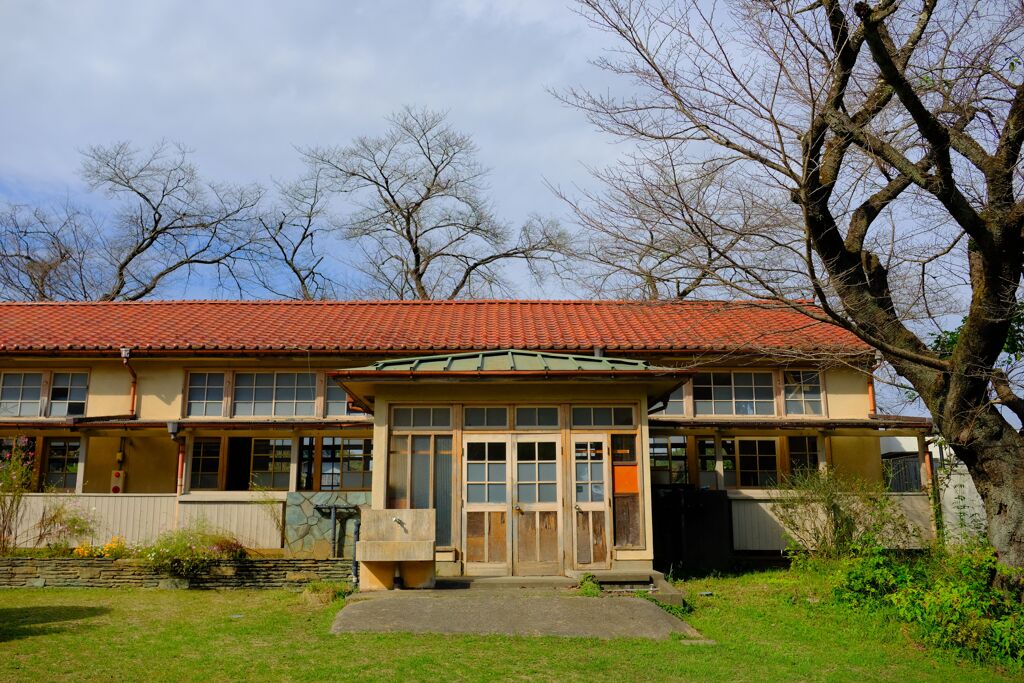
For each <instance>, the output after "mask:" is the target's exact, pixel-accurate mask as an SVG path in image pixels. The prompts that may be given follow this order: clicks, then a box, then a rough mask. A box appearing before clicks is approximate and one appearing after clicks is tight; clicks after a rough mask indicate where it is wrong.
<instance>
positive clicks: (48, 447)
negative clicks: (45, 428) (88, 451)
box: [40, 436, 82, 493]
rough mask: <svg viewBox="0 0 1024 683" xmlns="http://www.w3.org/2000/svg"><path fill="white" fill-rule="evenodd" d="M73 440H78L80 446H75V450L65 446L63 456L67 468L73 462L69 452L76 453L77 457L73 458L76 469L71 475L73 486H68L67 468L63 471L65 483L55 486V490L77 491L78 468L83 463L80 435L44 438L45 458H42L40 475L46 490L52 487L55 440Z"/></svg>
mask: <svg viewBox="0 0 1024 683" xmlns="http://www.w3.org/2000/svg"><path fill="white" fill-rule="evenodd" d="M72 441H73V442H76V443H77V444H78V447H77V448H75V449H74V451H71V450H70V449H67V448H65V449H64V452H65V455H64V457H62V458H61V459H62V460H63V461H64V464H65V468H66V467H67V465H68V464H69V463H72V458H71V457H70V456H69V455H68V454H70V453H72V452H73V453H74V454H75V457H74V459H73V464H74V470H73V471H72V472H71V473H70V475H71V477H72V481H71V486H67V483H68V482H67V478H68V475H69V472H68V471H67V469H65V470H64V472H63V473H61V477H62V481H63V483H64V484H65V485H64V486H57V487H54V488H53V490H55V491H57V492H58V493H74V492H75V490H76V488H77V484H78V468H79V467H80V465H81V463H80V462H79V453H80V452H81V450H82V437H80V436H52V437H46V438H45V439H43V458H42V463H41V467H40V477H41V481H40V484H41V488H43V489H44V490H45V489H47V488H49V487H50V481H49V479H50V476H49V475H50V461H51V460H52V458H53V453H52V448H53V444H54V443H55V442H59V443H70V442H72Z"/></svg>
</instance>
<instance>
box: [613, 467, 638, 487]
mask: <svg viewBox="0 0 1024 683" xmlns="http://www.w3.org/2000/svg"><path fill="white" fill-rule="evenodd" d="M612 490H613V491H614V492H615V493H640V482H639V480H638V477H637V466H636V464H630V465H615V466H614V467H613V468H612Z"/></svg>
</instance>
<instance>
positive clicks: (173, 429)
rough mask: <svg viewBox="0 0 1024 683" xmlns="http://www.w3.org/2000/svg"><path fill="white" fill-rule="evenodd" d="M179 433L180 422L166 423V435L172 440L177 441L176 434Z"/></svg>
mask: <svg viewBox="0 0 1024 683" xmlns="http://www.w3.org/2000/svg"><path fill="white" fill-rule="evenodd" d="M180 431H181V423H180V422H168V423H167V433H168V434H170V435H171V438H172V439H177V438H178V432H180Z"/></svg>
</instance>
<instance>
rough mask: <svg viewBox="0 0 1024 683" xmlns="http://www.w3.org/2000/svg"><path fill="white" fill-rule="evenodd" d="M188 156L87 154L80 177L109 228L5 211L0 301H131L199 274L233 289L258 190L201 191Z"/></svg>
mask: <svg viewBox="0 0 1024 683" xmlns="http://www.w3.org/2000/svg"><path fill="white" fill-rule="evenodd" d="M190 154H191V153H190V151H189V150H187V149H186V148H184V147H182V146H180V145H174V144H169V143H166V142H163V143H160V144H157V145H155V146H154V147H152V148H151V149H149V150H148V151H146V152H142V151H140V150H137V149H135V148H133V147H132V146H131V145H129V144H128V143H117V144H113V145H109V146H93V147H89V148H88V149H86V150H85V151H84V152H83V157H84V159H83V163H82V177H83V178H84V179H85V181H86V182H87V183H88V184H89V187H90V188H91V189H93V190H99V191H102V192H104V193H105V194H106V195H107V197H108V198H109V199H111V200H112V202H113V205H112V209H111V210H110V212H109V214H108V215H106V216H105V220H93V218H92V217H91V216H90V215H88V214H86V213H84V212H82V211H81V210H79V209H76V208H74V207H72V206H70V205H68V206H64V207H61V208H59V209H58V210H52V211H51V210H47V209H45V208H41V207H40V208H35V209H32V210H28V209H26V208H24V207H17V206H12V207H8V209H7V210H6V212H5V214H4V215H3V217H2V218H0V240H2V242H0V243H2V245H3V247H2V249H3V254H4V257H5V258H4V264H3V265H2V266H0V288H2V289H0V296H3V297H4V298H8V299H31V300H49V299H66V300H100V301H113V300H124V301H134V300H137V299H142V298H145V297H147V296H150V295H152V294H153V293H154V292H156V291H157V290H158V289H159V288H160V287H162V286H165V285H166V284H167V283H168V282H169V281H170V280H171V279H172V278H174V277H178V276H182V275H185V276H196V275H200V274H203V275H206V274H212V275H213V277H214V278H215V284H216V285H219V286H233V287H237V286H238V274H237V272H236V269H237V268H238V267H239V266H240V264H245V263H247V262H249V261H250V260H251V251H252V248H253V245H254V240H255V238H256V237H257V234H256V232H255V231H254V225H255V220H254V218H255V210H256V207H257V205H258V204H259V201H260V198H261V195H262V191H261V190H260V189H259V188H258V187H255V186H252V187H237V186H229V185H222V184H216V183H206V182H203V181H202V179H201V178H200V177H199V173H198V171H197V170H196V168H195V166H194V165H193V164H192V163H191V162H190V160H189V157H190ZM204 285H207V286H208V285H209V283H204Z"/></svg>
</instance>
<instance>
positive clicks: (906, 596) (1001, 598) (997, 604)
mask: <svg viewBox="0 0 1024 683" xmlns="http://www.w3.org/2000/svg"><path fill="white" fill-rule="evenodd" d="M997 566H998V565H997V560H996V555H995V551H994V550H992V549H991V548H988V547H983V546H973V547H954V548H950V549H946V548H936V549H933V550H931V551H929V552H927V553H923V554H921V555H920V556H918V557H911V556H906V555H901V554H899V553H892V552H885V551H874V552H871V553H867V554H865V555H863V556H861V557H859V558H857V559H855V560H852V561H850V562H848V563H846V565H845V567H844V569H843V571H842V574H841V577H840V580H839V582H838V584H837V586H836V588H835V592H834V596H835V598H836V599H837V600H838V601H840V602H843V603H846V604H852V605H856V606H867V607H872V608H885V609H891V610H892V611H893V613H894V614H895V615H896V617H898V618H899V619H900V620H902V621H905V622H908V623H911V624H914V625H916V626H917V627H918V629H919V631H920V634H921V638H922V640H924V642H926V643H928V644H930V645H934V646H938V647H945V648H950V649H953V650H956V651H959V652H961V653H963V654H965V655H967V656H970V657H973V658H976V659H988V658H997V659H1000V660H1002V661H1005V662H1011V663H1014V664H1017V665H1022V664H1024V604H1022V603H1021V602H1020V600H1019V599H1018V597H1017V596H1015V595H1013V594H1011V593H1009V592H1007V591H1004V590H1001V589H999V588H997V587H996V586H995V584H994V582H993V579H994V578H995V576H996V572H997Z"/></svg>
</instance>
